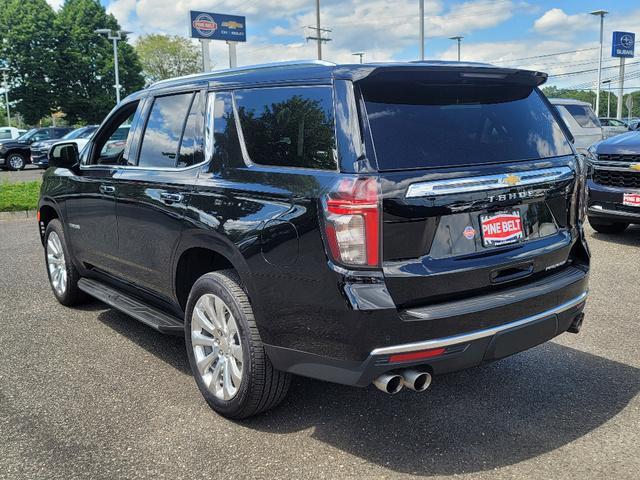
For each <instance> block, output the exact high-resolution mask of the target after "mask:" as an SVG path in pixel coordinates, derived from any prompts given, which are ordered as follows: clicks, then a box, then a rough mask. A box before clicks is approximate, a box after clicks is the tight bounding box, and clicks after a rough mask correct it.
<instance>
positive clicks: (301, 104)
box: [235, 87, 336, 169]
mask: <svg viewBox="0 0 640 480" xmlns="http://www.w3.org/2000/svg"><path fill="white" fill-rule="evenodd" d="M235 98H236V103H237V108H238V115H239V118H240V124H241V126H242V133H243V135H244V140H245V144H246V147H247V152H248V154H249V158H250V159H251V161H252V162H254V163H258V164H262V165H277V166H285V167H304V168H316V169H335V168H336V161H335V159H334V145H335V138H334V116H333V96H332V88H331V87H304V88H295V87H283V88H263V89H252V90H240V91H237V92H236V93H235Z"/></svg>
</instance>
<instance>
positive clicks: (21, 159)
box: [4, 152, 27, 171]
mask: <svg viewBox="0 0 640 480" xmlns="http://www.w3.org/2000/svg"><path fill="white" fill-rule="evenodd" d="M12 162H13V164H14V165H12ZM4 163H5V165H6V167H7V168H8V169H9V170H13V171H16V170H24V167H25V165H26V164H27V159H26V158H25V156H24V155H23V154H21V153H17V152H11V153H9V155H7V157H6V158H5V162H4Z"/></svg>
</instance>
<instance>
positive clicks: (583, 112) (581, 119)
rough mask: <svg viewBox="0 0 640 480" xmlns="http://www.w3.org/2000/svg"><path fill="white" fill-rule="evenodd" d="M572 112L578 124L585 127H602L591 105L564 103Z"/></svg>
mask: <svg viewBox="0 0 640 480" xmlns="http://www.w3.org/2000/svg"><path fill="white" fill-rule="evenodd" d="M562 106H563V107H564V108H566V109H567V111H568V112H569V113H570V114H571V116H572V117H573V118H574V120H575V121H576V122H578V125H580V126H581V127H584V128H600V122H599V121H598V118H597V117H596V114H595V113H593V110H591V107H587V106H586V105H562Z"/></svg>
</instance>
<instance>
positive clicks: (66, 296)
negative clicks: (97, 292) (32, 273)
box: [44, 219, 87, 307]
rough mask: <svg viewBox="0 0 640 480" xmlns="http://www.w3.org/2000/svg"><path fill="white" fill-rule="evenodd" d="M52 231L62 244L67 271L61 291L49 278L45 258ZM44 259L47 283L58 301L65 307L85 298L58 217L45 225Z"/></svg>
mask: <svg viewBox="0 0 640 480" xmlns="http://www.w3.org/2000/svg"><path fill="white" fill-rule="evenodd" d="M52 232H55V233H56V235H57V236H58V238H59V239H60V243H61V245H62V250H63V252H64V264H65V265H64V266H65V270H66V272H67V282H66V288H65V289H64V291H63V292H62V293H61V292H59V291H57V290H56V288H54V285H53V281H52V279H51V271H50V268H49V261H48V259H47V254H48V252H47V245H48V242H49V237H50V235H51V233H52ZM44 260H45V265H46V268H47V277H48V278H49V285H50V286H51V291H52V292H53V295H54V296H55V297H56V299H57V300H58V302H60V303H61V304H62V305H65V306H67V307H72V306H74V305H78V304H80V303H83V302H85V301H86V300H87V296H86V294H85V293H84V292H83V291H81V290H80V289H79V288H78V280H80V274H79V273H78V270H77V269H76V267H75V266H74V265H73V262H72V261H71V255H70V254H69V248H68V246H67V242H66V240H65V237H64V229H63V228H62V224H61V223H60V221H59V220H58V219H53V220H51V221H50V222H49V224H48V225H47V229H46V230H45V233H44Z"/></svg>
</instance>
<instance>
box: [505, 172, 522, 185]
mask: <svg viewBox="0 0 640 480" xmlns="http://www.w3.org/2000/svg"><path fill="white" fill-rule="evenodd" d="M502 183H506V184H507V185H509V186H510V187H515V186H516V185H518V184H519V183H520V177H519V176H518V175H513V174H512V175H507V176H506V177H504V178H503V179H502Z"/></svg>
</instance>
